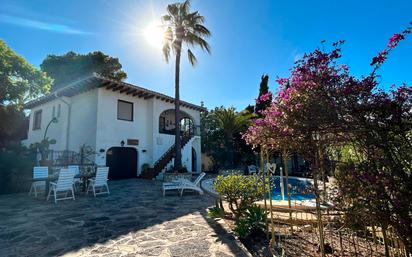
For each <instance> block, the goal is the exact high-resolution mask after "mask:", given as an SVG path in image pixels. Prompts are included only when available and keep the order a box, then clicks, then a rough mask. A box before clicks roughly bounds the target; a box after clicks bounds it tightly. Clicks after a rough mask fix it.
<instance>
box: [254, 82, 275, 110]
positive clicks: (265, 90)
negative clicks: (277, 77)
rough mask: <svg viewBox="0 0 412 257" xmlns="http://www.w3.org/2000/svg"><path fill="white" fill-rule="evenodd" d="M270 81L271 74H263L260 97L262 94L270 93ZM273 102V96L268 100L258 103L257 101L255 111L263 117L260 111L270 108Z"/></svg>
mask: <svg viewBox="0 0 412 257" xmlns="http://www.w3.org/2000/svg"><path fill="white" fill-rule="evenodd" d="M268 83H269V75H267V74H263V75H262V77H261V81H260V85H259V96H258V98H260V97H261V96H262V95H266V94H267V93H269V86H268ZM271 102H272V97H268V99H267V100H263V101H259V102H258V103H256V107H255V113H256V114H257V115H258V116H259V117H261V116H262V115H261V114H260V111H262V110H264V109H266V108H268V106H269V105H270V103H271Z"/></svg>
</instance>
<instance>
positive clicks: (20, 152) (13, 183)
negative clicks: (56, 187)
mask: <svg viewBox="0 0 412 257" xmlns="http://www.w3.org/2000/svg"><path fill="white" fill-rule="evenodd" d="M35 163H36V162H35V154H33V153H32V152H31V151H29V150H28V149H27V148H25V147H23V146H21V145H13V146H9V147H7V148H6V149H2V150H0V194H9V193H16V192H25V191H27V192H28V190H29V188H30V181H29V180H30V178H31V177H32V176H33V175H32V172H33V167H34V166H35Z"/></svg>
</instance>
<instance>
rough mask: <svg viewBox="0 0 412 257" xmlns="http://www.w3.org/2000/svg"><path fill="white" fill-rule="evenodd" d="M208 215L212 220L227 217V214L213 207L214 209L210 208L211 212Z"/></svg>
mask: <svg viewBox="0 0 412 257" xmlns="http://www.w3.org/2000/svg"><path fill="white" fill-rule="evenodd" d="M207 214H208V215H209V217H211V218H222V217H223V216H224V215H225V212H224V210H222V209H221V208H219V207H212V208H209V211H208V213H207Z"/></svg>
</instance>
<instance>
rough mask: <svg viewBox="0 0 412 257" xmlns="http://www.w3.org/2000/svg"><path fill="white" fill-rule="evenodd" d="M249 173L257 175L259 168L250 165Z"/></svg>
mask: <svg viewBox="0 0 412 257" xmlns="http://www.w3.org/2000/svg"><path fill="white" fill-rule="evenodd" d="M247 171H248V173H249V174H250V175H252V174H257V168H256V166H255V165H249V166H247Z"/></svg>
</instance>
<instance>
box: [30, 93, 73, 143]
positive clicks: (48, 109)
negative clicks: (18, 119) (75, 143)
mask: <svg viewBox="0 0 412 257" xmlns="http://www.w3.org/2000/svg"><path fill="white" fill-rule="evenodd" d="M66 100H69V99H66ZM59 105H60V115H59V116H57V112H58V106H59ZM53 107H54V108H55V116H56V118H57V120H58V122H57V123H52V124H51V125H50V126H49V129H48V131H47V135H46V137H48V138H49V139H55V140H56V144H55V145H51V146H50V149H52V150H64V149H65V148H66V134H67V133H66V132H67V129H66V128H67V116H68V107H67V106H66V104H64V103H63V102H62V101H61V100H60V99H56V100H53V101H50V102H47V103H45V104H43V105H40V106H37V107H35V108H33V109H31V110H30V124H29V131H28V136H27V139H26V140H24V141H23V143H24V144H25V145H26V146H30V144H33V143H37V142H40V141H41V140H43V137H44V132H45V130H46V126H47V125H48V124H49V122H50V121H51V120H52V118H53ZM39 110H41V111H42V115H41V126H40V129H36V130H33V123H34V113H35V112H36V111H39Z"/></svg>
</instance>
